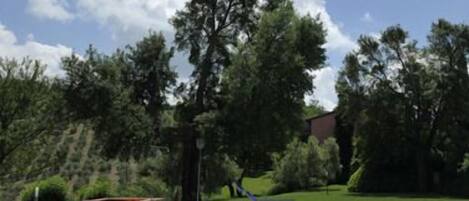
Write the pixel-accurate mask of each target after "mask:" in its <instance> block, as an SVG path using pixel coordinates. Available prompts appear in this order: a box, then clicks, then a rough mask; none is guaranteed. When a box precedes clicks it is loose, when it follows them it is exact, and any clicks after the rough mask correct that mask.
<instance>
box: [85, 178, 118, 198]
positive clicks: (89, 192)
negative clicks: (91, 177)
mask: <svg viewBox="0 0 469 201" xmlns="http://www.w3.org/2000/svg"><path fill="white" fill-rule="evenodd" d="M78 194H79V197H80V199H81V200H86V199H97V198H104V197H110V196H113V195H114V191H113V186H112V183H111V181H109V179H108V178H98V180H97V181H96V182H95V183H94V184H89V185H86V186H83V187H82V188H81V189H80V190H79V191H78Z"/></svg>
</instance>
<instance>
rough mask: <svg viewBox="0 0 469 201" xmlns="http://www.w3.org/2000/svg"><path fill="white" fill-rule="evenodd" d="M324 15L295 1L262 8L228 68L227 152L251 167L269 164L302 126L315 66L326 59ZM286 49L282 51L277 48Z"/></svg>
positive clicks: (268, 165) (243, 165)
mask: <svg viewBox="0 0 469 201" xmlns="http://www.w3.org/2000/svg"><path fill="white" fill-rule="evenodd" d="M324 43H325V31H324V29H323V25H322V23H321V22H320V21H319V19H316V18H311V17H309V16H304V17H300V16H299V15H297V14H296V13H295V9H294V8H293V5H292V2H291V1H284V2H283V3H282V4H279V5H278V7H277V8H276V9H274V10H272V11H267V12H264V13H262V15H261V17H260V20H259V22H258V25H257V30H256V32H255V34H254V36H253V40H252V43H246V44H243V45H240V47H239V50H238V51H237V52H235V54H234V55H233V56H232V58H233V59H232V65H231V66H230V68H228V69H226V70H225V71H224V77H223V78H224V79H223V80H222V81H223V87H224V88H223V89H224V93H225V96H224V98H225V102H226V105H225V108H224V111H223V115H222V116H223V119H224V124H223V125H224V128H225V132H226V137H224V140H225V141H224V144H227V145H229V146H227V147H226V148H227V152H228V153H229V154H230V155H231V156H232V158H233V159H234V160H235V161H236V162H237V163H238V164H239V165H240V167H242V168H243V169H246V170H248V171H249V170H253V169H260V168H262V167H264V168H268V167H270V165H271V160H270V155H271V154H272V153H274V152H279V151H281V150H283V149H284V148H285V145H286V144H287V143H288V142H289V141H290V140H291V138H292V136H294V135H295V134H297V133H301V132H303V128H304V111H303V109H304V97H305V95H306V94H309V93H312V91H313V88H314V87H313V77H312V76H311V75H310V73H309V71H310V70H315V69H320V68H322V66H323V64H324V61H325V49H324V48H323V47H322V46H323V44H324ZM278 50H282V51H278Z"/></svg>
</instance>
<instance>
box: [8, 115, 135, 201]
mask: <svg viewBox="0 0 469 201" xmlns="http://www.w3.org/2000/svg"><path fill="white" fill-rule="evenodd" d="M47 141H48V142H47V144H48V145H47V146H45V147H44V148H42V149H41V150H40V154H38V157H37V158H35V159H34V160H32V161H31V164H30V166H29V167H28V169H29V171H28V172H30V173H29V174H28V175H19V176H18V175H17V176H10V177H9V178H6V182H5V183H4V184H5V185H2V186H0V195H1V196H0V197H1V198H2V199H0V200H2V201H3V200H15V199H18V194H19V192H20V191H21V190H22V188H23V186H24V185H25V184H27V183H29V182H31V181H36V180H40V179H42V178H46V177H49V176H52V175H60V176H62V177H63V178H65V179H66V180H67V181H69V183H68V185H69V193H73V192H75V191H76V190H78V189H79V188H80V187H81V186H83V185H85V184H89V183H93V182H95V181H96V180H97V179H98V178H99V177H108V178H109V179H111V180H112V181H114V182H113V183H114V184H128V183H132V182H134V181H136V178H137V169H138V166H137V163H136V162H135V161H134V160H133V159H132V160H130V161H129V162H122V161H118V160H109V161H106V160H105V159H103V158H101V157H100V156H99V154H98V151H97V146H96V141H95V140H94V133H93V131H92V130H91V129H89V128H87V127H86V126H84V125H83V124H80V125H72V126H70V128H69V129H68V130H66V131H65V132H64V134H63V135H61V136H52V137H50V138H49V139H48V140H47ZM38 169H39V170H40V171H33V170H38Z"/></svg>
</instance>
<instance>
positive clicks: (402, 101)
mask: <svg viewBox="0 0 469 201" xmlns="http://www.w3.org/2000/svg"><path fill="white" fill-rule="evenodd" d="M468 31H469V27H468V26H467V25H461V24H451V23H449V22H447V21H445V20H439V21H437V22H435V23H434V24H433V25H432V29H431V33H430V34H429V36H428V46H426V47H421V48H419V47H418V46H417V43H416V41H412V40H410V39H409V38H408V34H407V32H406V31H404V30H403V29H402V28H401V27H400V26H391V27H389V28H387V29H386V30H385V31H384V32H383V33H382V34H381V36H380V37H379V38H374V37H370V36H361V37H360V39H359V40H358V44H359V49H358V50H356V51H354V52H352V53H350V54H348V55H347V56H346V58H345V59H344V69H343V70H342V71H341V72H340V75H339V79H338V81H337V85H336V88H337V91H338V95H339V106H338V108H339V109H338V110H339V113H340V114H341V115H343V117H344V119H346V120H348V121H349V122H350V123H352V124H353V125H355V137H356V139H355V140H356V147H355V158H356V159H357V160H356V161H357V165H359V166H362V167H363V169H364V170H363V171H361V172H363V173H362V174H363V175H364V176H363V177H362V179H363V180H364V181H365V182H362V183H363V185H364V186H363V188H362V189H360V188H358V189H359V190H365V191H389V190H406V191H413V190H419V191H428V190H430V189H435V188H439V187H442V186H444V185H446V186H450V185H451V180H450V179H448V180H443V181H441V183H435V179H433V180H431V179H428V178H435V177H440V178H441V177H443V175H445V177H446V178H456V177H457V174H456V170H457V167H458V165H459V163H460V162H461V161H462V158H463V156H464V153H465V152H467V150H468V148H469V147H468V146H467V145H468V142H469V141H468V137H469V135H468V134H469V133H468V131H469V130H468V127H467V125H469V124H468V123H469V122H468V120H469V119H468V117H469V116H468V115H467V114H469V113H468V109H469V107H468V104H469V98H468V97H467V95H468V92H469V91H468V90H469V88H468V86H469V79H468V78H469V77H468V69H467V54H468V50H469V49H468V48H469V46H468V45H469V44H468V43H467V42H468V39H469V32H468ZM383 171H384V172H386V175H389V177H384V178H382V177H380V178H379V180H380V181H379V182H378V181H377V179H378V177H376V176H377V174H379V175H383ZM378 172H379V173H378ZM435 174H436V175H441V176H432V175H435ZM411 175H416V176H415V178H414V177H412V176H411ZM373 177H375V178H373ZM391 177H393V178H391ZM408 177H410V178H408ZM374 180H375V181H374ZM404 181H406V182H404ZM392 182H402V183H400V185H397V183H396V185H397V186H396V185H393V184H391V183H392ZM377 183H380V184H381V185H378V184H377ZM415 187H417V188H415ZM393 188H398V189H393Z"/></svg>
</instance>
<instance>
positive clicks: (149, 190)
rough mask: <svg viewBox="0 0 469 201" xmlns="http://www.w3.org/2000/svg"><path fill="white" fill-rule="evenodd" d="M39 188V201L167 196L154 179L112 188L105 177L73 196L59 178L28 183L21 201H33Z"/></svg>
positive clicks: (162, 186) (84, 187) (63, 181)
mask: <svg viewBox="0 0 469 201" xmlns="http://www.w3.org/2000/svg"><path fill="white" fill-rule="evenodd" d="M36 187H37V188H39V194H38V195H39V197H38V198H39V200H51V201H52V200H53V201H75V200H77V201H79V200H87V199H98V198H105V197H113V196H130V195H132V196H141V197H164V196H166V195H167V191H168V190H167V187H166V185H165V184H164V183H163V182H161V181H159V180H155V179H150V178H141V179H139V180H138V181H137V182H136V183H134V184H130V185H127V186H122V185H120V186H114V185H113V183H112V182H111V181H110V180H109V179H108V178H105V177H102V178H98V179H97V181H96V182H95V183H93V184H88V185H84V186H82V187H81V188H80V189H79V190H78V191H76V192H75V193H73V194H71V195H70V194H67V192H68V185H67V181H66V180H65V179H64V178H62V177H60V176H53V177H49V178H47V179H44V180H41V181H37V182H33V183H30V184H28V185H26V186H25V188H24V189H23V190H22V191H21V193H20V200H21V201H34V200H35V197H34V196H35V189H36Z"/></svg>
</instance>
